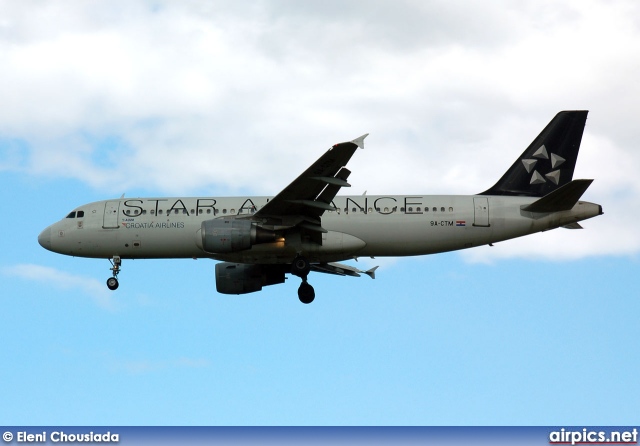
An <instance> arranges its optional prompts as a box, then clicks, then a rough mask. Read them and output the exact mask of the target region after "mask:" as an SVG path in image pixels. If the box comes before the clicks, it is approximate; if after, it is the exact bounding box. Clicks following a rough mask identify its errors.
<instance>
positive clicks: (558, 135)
mask: <svg viewBox="0 0 640 446" xmlns="http://www.w3.org/2000/svg"><path fill="white" fill-rule="evenodd" d="M587 113H589V112H588V111H587V110H576V111H561V112H560V113H558V114H557V115H556V116H555V117H554V118H553V119H552V120H551V122H550V123H549V124H547V126H546V127H545V128H544V130H543V131H542V132H540V134H539V135H538V137H537V138H536V139H534V140H533V142H532V143H531V144H530V145H529V147H527V150H525V151H524V153H523V154H522V155H520V158H518V160H517V161H516V162H515V163H513V165H512V166H511V168H510V169H509V170H507V172H506V173H505V174H504V175H503V176H502V178H500V180H499V181H498V182H497V183H496V184H495V185H494V186H493V187H492V188H491V189H489V190H486V191H484V192H482V193H481V194H479V195H525V196H531V197H543V196H545V195H547V194H548V193H550V192H552V191H554V190H556V189H557V188H559V187H561V186H564V185H565V184H567V183H569V182H570V181H571V180H572V179H573V171H574V169H575V167H576V161H577V159H578V151H579V150H580V142H581V141H582V133H583V131H584V125H585V122H586V121H587Z"/></svg>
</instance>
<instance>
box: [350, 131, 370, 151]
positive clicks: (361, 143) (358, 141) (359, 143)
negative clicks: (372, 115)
mask: <svg viewBox="0 0 640 446" xmlns="http://www.w3.org/2000/svg"><path fill="white" fill-rule="evenodd" d="M367 136H369V134H368V133H365V134H364V135H362V136H361V137H359V138H356V139H354V140H353V141H351V142H352V143H354V144H355V145H356V146H358V147H360V148H361V149H364V139H365V138H366V137H367Z"/></svg>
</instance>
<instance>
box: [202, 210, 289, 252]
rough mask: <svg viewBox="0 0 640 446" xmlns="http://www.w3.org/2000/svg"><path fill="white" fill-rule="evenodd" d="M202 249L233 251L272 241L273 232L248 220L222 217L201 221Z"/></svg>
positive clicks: (273, 238) (207, 250)
mask: <svg viewBox="0 0 640 446" xmlns="http://www.w3.org/2000/svg"><path fill="white" fill-rule="evenodd" d="M200 229H201V233H202V234H201V235H202V249H203V250H204V251H205V252H210V253H220V252H235V251H242V250H245V249H249V248H251V246H253V245H257V244H259V243H269V242H273V241H274V240H275V238H276V236H275V233H273V232H271V231H268V230H266V229H263V228H261V227H259V226H258V225H257V224H256V223H254V222H251V221H250V220H238V219H233V218H223V219H217V220H206V221H203V222H202V226H201V227H200Z"/></svg>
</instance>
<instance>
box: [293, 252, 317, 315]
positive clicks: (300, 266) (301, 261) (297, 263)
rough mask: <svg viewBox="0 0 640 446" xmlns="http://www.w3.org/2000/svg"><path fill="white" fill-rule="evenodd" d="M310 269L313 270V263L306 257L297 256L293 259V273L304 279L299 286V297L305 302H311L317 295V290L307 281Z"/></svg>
mask: <svg viewBox="0 0 640 446" xmlns="http://www.w3.org/2000/svg"><path fill="white" fill-rule="evenodd" d="M309 271H311V264H310V263H309V260H307V259H306V257H302V256H297V257H296V258H295V259H293V263H292V264H291V274H293V275H294V276H298V277H300V278H301V279H302V283H301V284H300V288H298V299H300V302H302V303H303V304H310V303H311V302H313V299H315V297H316V292H315V291H314V289H313V287H312V286H311V285H309V282H307V276H308V275H309Z"/></svg>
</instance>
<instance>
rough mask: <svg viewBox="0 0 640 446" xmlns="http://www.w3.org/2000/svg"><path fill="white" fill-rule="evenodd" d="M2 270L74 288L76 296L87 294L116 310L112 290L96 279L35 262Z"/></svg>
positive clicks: (6, 273) (12, 274)
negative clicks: (111, 294) (108, 289)
mask: <svg viewBox="0 0 640 446" xmlns="http://www.w3.org/2000/svg"><path fill="white" fill-rule="evenodd" d="M0 271H1V272H2V273H3V274H4V275H6V276H11V277H19V278H21V279H25V280H30V281H34V282H42V283H44V284H45V285H48V286H51V287H54V288H57V289H61V290H72V291H73V292H74V293H73V295H74V296H77V295H78V294H86V295H88V296H89V297H90V298H91V299H92V300H93V301H94V302H95V303H96V305H98V306H99V307H101V308H104V309H107V310H114V309H115V308H116V305H115V302H114V301H113V299H111V298H110V297H111V296H110V295H109V293H110V291H107V289H106V287H105V285H104V283H101V282H100V281H98V280H96V279H91V278H88V277H82V276H77V275H74V274H69V273H67V272H65V271H61V270H58V269H55V268H50V267H47V266H41V265H34V264H20V265H14V266H7V267H3V268H1V269H0Z"/></svg>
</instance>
